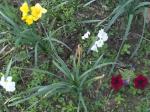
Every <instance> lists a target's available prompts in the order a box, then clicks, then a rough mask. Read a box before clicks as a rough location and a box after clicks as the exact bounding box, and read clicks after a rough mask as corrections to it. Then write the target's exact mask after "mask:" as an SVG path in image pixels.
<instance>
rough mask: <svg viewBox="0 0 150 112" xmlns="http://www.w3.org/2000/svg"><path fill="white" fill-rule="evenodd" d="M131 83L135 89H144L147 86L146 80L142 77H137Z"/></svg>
mask: <svg viewBox="0 0 150 112" xmlns="http://www.w3.org/2000/svg"><path fill="white" fill-rule="evenodd" d="M133 82H134V87H135V88H137V89H144V88H145V87H146V86H147V85H148V79H147V77H145V76H144V75H137V76H136V78H135V79H134V81H133Z"/></svg>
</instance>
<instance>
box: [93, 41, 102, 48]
mask: <svg viewBox="0 0 150 112" xmlns="http://www.w3.org/2000/svg"><path fill="white" fill-rule="evenodd" d="M95 44H96V45H97V47H102V46H103V45H104V41H103V40H97V41H96V42H95Z"/></svg>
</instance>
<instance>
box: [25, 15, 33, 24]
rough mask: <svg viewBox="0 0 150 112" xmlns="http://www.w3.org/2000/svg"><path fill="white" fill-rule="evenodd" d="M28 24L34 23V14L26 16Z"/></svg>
mask: <svg viewBox="0 0 150 112" xmlns="http://www.w3.org/2000/svg"><path fill="white" fill-rule="evenodd" d="M25 22H26V23H27V24H28V25H31V24H32V23H33V16H32V15H29V16H27V17H26V21H25Z"/></svg>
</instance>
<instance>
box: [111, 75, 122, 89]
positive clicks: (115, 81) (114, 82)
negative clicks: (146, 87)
mask: <svg viewBox="0 0 150 112" xmlns="http://www.w3.org/2000/svg"><path fill="white" fill-rule="evenodd" d="M122 86H123V79H122V76H121V75H116V76H112V78H111V88H112V89H114V90H115V91H118V90H120V89H121V88H122Z"/></svg>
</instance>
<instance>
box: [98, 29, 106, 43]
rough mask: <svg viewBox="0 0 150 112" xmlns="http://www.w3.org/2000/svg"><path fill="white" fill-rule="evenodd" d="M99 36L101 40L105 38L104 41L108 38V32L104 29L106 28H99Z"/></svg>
mask: <svg viewBox="0 0 150 112" xmlns="http://www.w3.org/2000/svg"><path fill="white" fill-rule="evenodd" d="M97 37H98V38H99V39H100V40H103V41H104V42H105V41H107V40H108V35H107V33H106V32H105V31H104V29H101V30H99V32H98V35H97Z"/></svg>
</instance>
